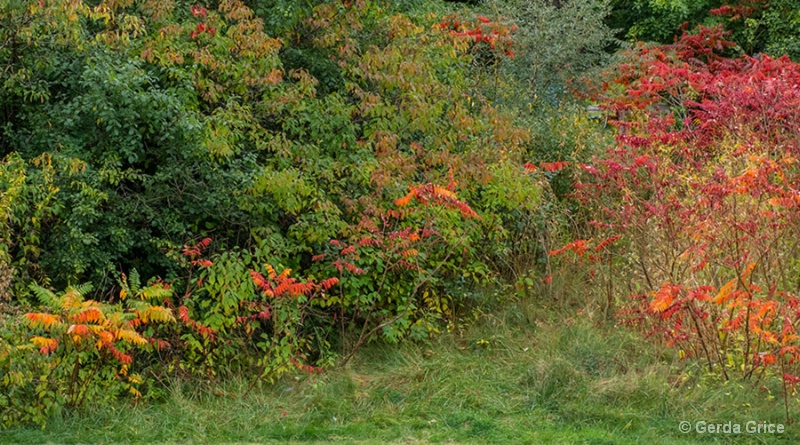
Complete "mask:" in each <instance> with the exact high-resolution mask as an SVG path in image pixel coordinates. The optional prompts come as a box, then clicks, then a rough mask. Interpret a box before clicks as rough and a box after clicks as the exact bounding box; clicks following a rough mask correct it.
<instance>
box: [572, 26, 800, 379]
mask: <svg viewBox="0 0 800 445" xmlns="http://www.w3.org/2000/svg"><path fill="white" fill-rule="evenodd" d="M731 47H733V44H732V43H731V42H728V41H726V40H725V33H724V32H723V31H722V30H721V29H719V28H700V29H699V30H698V32H697V33H695V34H688V33H687V34H685V35H684V36H683V37H682V38H681V39H680V40H679V41H677V42H676V43H675V44H674V45H666V46H658V47H648V46H644V45H640V46H638V47H637V48H635V49H633V50H630V51H629V53H628V60H627V61H626V63H622V64H620V65H619V66H618V67H617V68H616V69H615V70H613V71H612V72H609V73H608V76H607V78H606V79H605V82H603V83H602V85H601V86H599V93H598V95H597V96H596V98H597V99H598V100H600V101H601V102H602V103H603V104H604V105H603V106H604V107H606V108H607V109H608V110H610V112H611V114H612V115H614V116H616V119H615V120H614V121H613V122H612V123H613V124H614V125H615V126H616V128H617V130H618V131H617V144H616V146H615V147H614V148H612V149H610V150H608V151H607V153H606V154H605V156H603V157H597V158H595V159H594V160H593V162H592V163H591V165H582V166H580V167H581V168H580V169H578V179H577V181H576V190H577V191H576V197H577V198H578V199H579V200H581V201H582V202H583V203H585V204H586V205H587V206H589V207H590V208H593V209H596V211H595V213H594V216H595V219H594V220H593V221H591V225H592V226H594V227H595V228H596V229H597V231H598V232H600V233H603V234H604V236H605V237H607V238H608V237H612V236H613V237H620V236H621V237H624V238H625V239H626V241H627V242H630V246H631V248H630V249H629V250H630V254H629V255H628V256H626V260H627V261H626V267H625V268H621V269H619V270H617V273H623V272H624V273H626V274H627V275H626V279H629V280H631V281H632V283H633V285H634V286H635V287H636V288H638V290H639V291H638V292H635V294H636V295H634V297H633V299H632V302H633V304H632V305H631V306H629V307H628V308H626V309H625V310H623V311H622V312H621V316H622V318H623V321H624V322H626V323H631V324H635V325H638V326H642V327H645V329H646V331H647V333H648V334H649V335H658V336H659V337H660V338H661V339H663V340H664V341H666V343H667V344H668V345H670V346H676V347H679V348H680V350H681V354H682V356H683V355H685V356H696V357H698V358H701V359H703V360H705V361H706V362H707V364H708V367H709V369H711V370H712V371H715V372H719V373H720V374H722V375H724V376H725V377H726V378H727V377H731V376H732V375H731V374H732V373H734V372H735V373H739V374H741V375H742V376H744V377H745V378H748V379H750V378H755V379H757V380H760V379H761V378H762V377H763V376H764V375H770V371H769V370H768V369H767V368H769V367H770V366H773V365H774V367H776V368H777V367H780V369H776V371H775V372H774V373H773V374H774V375H784V374H786V375H789V376H791V375H794V374H797V373H798V370H799V369H800V368H798V363H797V361H798V359H800V355H798V349H797V348H798V347H799V346H800V341H799V340H800V337H798V335H797V333H796V329H795V326H796V325H797V324H798V321H800V312H798V311H797V305H798V299H797V295H798V294H800V287H799V286H798V285H799V284H800V283H798V282H797V280H796V279H795V278H793V277H796V276H797V272H798V271H797V266H796V264H797V263H796V261H795V260H796V258H797V257H798V242H797V238H796V233H797V230H798V229H800V169H798V163H797V159H798V156H800V145H799V144H800V88H798V85H800V65H798V64H797V63H794V62H792V61H790V60H789V59H788V58H786V57H784V58H780V59H772V58H770V57H768V56H758V57H747V56H741V57H739V58H727V57H725V53H726V51H727V50H728V49H729V48H731ZM564 249H567V250H574V251H576V253H578V250H579V249H580V250H582V251H585V250H586V249H585V248H583V247H581V246H580V245H577V244H575V243H573V245H570V246H565V248H564ZM564 249H561V250H564ZM612 278H613V277H612Z"/></svg>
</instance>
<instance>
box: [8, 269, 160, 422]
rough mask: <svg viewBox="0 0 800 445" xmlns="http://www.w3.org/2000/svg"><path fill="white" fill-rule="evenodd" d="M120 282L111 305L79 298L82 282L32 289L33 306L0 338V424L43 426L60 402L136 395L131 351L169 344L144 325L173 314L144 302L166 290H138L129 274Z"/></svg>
mask: <svg viewBox="0 0 800 445" xmlns="http://www.w3.org/2000/svg"><path fill="white" fill-rule="evenodd" d="M128 283H129V285H128V284H126V286H125V289H126V291H123V293H121V294H120V296H119V298H120V300H121V301H122V302H120V303H116V304H108V303H100V302H97V301H93V300H86V299H84V295H85V294H86V293H87V292H89V291H90V290H91V286H89V285H84V286H79V287H70V288H68V289H67V290H66V291H65V292H63V293H61V294H58V295H57V294H55V293H53V292H51V291H49V290H47V289H45V288H42V287H34V288H33V292H34V293H35V294H36V296H37V297H38V299H39V300H40V302H41V303H42V306H41V307H40V311H38V312H36V311H33V312H28V313H26V314H24V316H23V317H21V321H20V322H19V323H16V322H13V321H12V322H10V323H9V325H10V332H4V334H5V335H3V340H0V341H2V342H3V343H0V344H1V345H2V351H0V371H1V374H2V382H0V384H1V385H2V388H3V391H2V393H3V396H2V397H0V407H2V408H3V409H2V412H3V415H2V419H0V420H2V424H3V426H9V425H12V424H14V423H17V422H36V423H41V424H44V423H45V422H46V421H47V420H48V418H49V417H51V416H52V415H53V414H55V413H57V412H59V411H60V410H61V409H62V408H63V407H65V406H66V407H70V408H75V407H80V406H82V405H84V404H85V403H86V402H87V401H88V400H93V401H98V400H109V399H113V398H115V397H117V396H119V395H122V394H127V393H129V394H131V395H133V396H134V397H135V398H140V397H141V396H142V393H141V392H140V390H139V387H140V385H141V384H143V383H144V379H143V378H142V376H141V375H140V374H139V373H136V372H133V371H134V362H133V352H134V351H135V350H137V349H139V350H145V351H147V350H150V351H155V350H159V349H163V348H166V347H169V344H168V343H166V342H164V341H162V340H158V339H156V338H153V337H151V334H152V332H153V331H152V328H151V327H150V326H151V325H153V324H157V323H171V322H174V321H175V318H174V316H173V315H172V312H171V311H170V310H169V309H168V308H165V307H163V306H161V305H159V304H152V303H153V302H154V301H159V300H162V299H164V298H166V297H168V296H169V294H170V292H169V291H168V290H167V289H165V288H164V287H162V286H160V285H152V286H147V287H144V288H140V284H139V282H138V275H137V274H135V273H132V274H131V279H130V281H129V282H128ZM123 302H124V303H123ZM42 310H44V311H42Z"/></svg>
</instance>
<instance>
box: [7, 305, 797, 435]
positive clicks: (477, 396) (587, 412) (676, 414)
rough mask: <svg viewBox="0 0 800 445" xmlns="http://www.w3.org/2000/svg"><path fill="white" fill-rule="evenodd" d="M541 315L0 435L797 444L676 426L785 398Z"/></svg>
mask: <svg viewBox="0 0 800 445" xmlns="http://www.w3.org/2000/svg"><path fill="white" fill-rule="evenodd" d="M549 313H550V312H549V311H544V310H539V311H538V312H537V310H536V309H534V308H529V307H517V308H510V309H509V310H508V311H507V312H506V314H505V315H504V316H503V317H496V316H485V317H483V318H482V319H481V320H480V321H479V322H478V324H477V326H476V327H474V328H472V329H470V330H469V332H468V333H466V334H464V335H447V336H443V337H442V338H439V339H437V340H435V341H434V342H432V343H429V344H418V345H403V346H389V345H374V346H371V347H368V348H366V349H364V350H363V351H362V352H361V353H360V354H359V355H358V357H357V359H356V361H355V362H353V363H352V365H351V366H350V367H349V368H348V369H341V370H332V371H329V372H327V373H325V374H322V375H314V376H302V377H293V378H287V379H284V380H282V381H281V382H279V383H278V384H276V385H272V386H268V387H264V388H255V389H253V390H252V391H250V392H249V393H248V392H247V388H248V386H249V383H248V382H246V381H244V380H237V381H229V382H225V383H224V384H221V385H218V386H216V387H213V388H214V389H198V388H199V386H202V385H198V384H196V383H195V384H188V383H185V382H183V383H182V382H173V383H172V384H171V385H170V390H169V392H168V395H167V397H165V399H164V400H163V401H161V402H153V403H147V404H141V405H139V406H127V405H120V406H117V407H115V408H108V407H105V408H102V409H101V408H91V407H90V408H88V409H87V410H85V411H84V412H82V413H80V414H73V415H66V416H64V417H63V418H60V419H54V420H53V421H52V422H51V423H49V424H48V426H47V428H46V429H44V430H40V429H27V428H26V429H15V430H9V431H4V432H0V443H101V442H102V443H104V444H108V443H118V442H125V443H230V442H239V443H256V442H257V443H264V442H274V443H306V444H313V443H330V442H335V443H341V444H350V443H352V444H380V443H397V444H426V443H459V444H478V443H480V444H526V443H529V444H609V445H610V444H685V443H784V442H785V443H797V442H798V441H800V425H788V426H787V432H786V433H785V434H783V435H760V436H756V435H747V434H742V435H739V436H733V435H724V434H722V435H711V434H705V435H702V434H696V433H689V434H682V433H680V432H679V431H678V422H679V421H681V420H688V421H691V422H693V423H694V422H696V421H698V420H709V421H719V422H726V421H733V422H742V423H744V422H745V421H747V420H766V421H771V422H775V423H783V422H784V420H783V404H782V401H781V400H780V399H772V400H770V399H769V395H768V394H767V393H766V392H763V391H759V390H756V389H754V388H750V387H748V386H742V387H740V386H738V385H735V384H728V385H724V384H722V383H713V382H712V381H710V380H709V379H708V378H707V377H703V376H699V377H694V376H693V374H694V373H699V372H700V371H698V370H696V369H693V368H691V367H689V368H687V366H686V365H685V364H678V363H677V362H676V361H675V358H674V357H673V356H672V354H671V353H665V354H658V353H657V352H656V349H655V348H654V347H653V346H652V345H649V344H648V343H646V342H645V341H643V340H642V339H640V338H639V337H638V336H637V335H635V334H633V333H631V332H628V331H626V330H624V329H622V328H613V327H603V326H601V325H598V324H597V323H596V322H595V321H593V320H591V317H590V316H589V315H579V316H574V317H572V318H569V317H559V318H553V316H551V315H550V316H546V315H543V314H549ZM548 317H549V318H550V319H549V320H547V318H548ZM707 380H709V381H708V382H706V381H707ZM703 382H705V383H703ZM772 391H773V392H772V393H773V394H775V395H778V394H779V393H778V392H777V388H772Z"/></svg>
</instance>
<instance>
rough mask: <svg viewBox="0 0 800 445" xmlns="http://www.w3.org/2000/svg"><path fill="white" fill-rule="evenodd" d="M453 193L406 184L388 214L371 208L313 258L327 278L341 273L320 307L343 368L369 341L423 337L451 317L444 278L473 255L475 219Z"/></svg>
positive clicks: (452, 190)
mask: <svg viewBox="0 0 800 445" xmlns="http://www.w3.org/2000/svg"><path fill="white" fill-rule="evenodd" d="M455 187H456V183H455V181H454V180H451V182H450V183H449V184H448V186H447V187H445V186H439V185H436V184H433V183H429V184H421V185H418V186H411V187H409V192H408V193H407V194H406V195H405V196H403V197H401V198H398V199H397V200H395V202H394V206H393V208H388V209H386V208H383V207H380V206H376V205H371V206H368V207H367V208H366V209H365V211H364V214H363V217H362V219H361V221H360V222H359V223H358V224H357V225H354V226H353V227H351V236H350V237H349V238H348V239H347V240H338V239H332V240H331V241H330V246H329V248H328V249H327V252H326V253H323V254H320V255H316V256H315V257H314V258H313V260H314V261H316V262H319V263H320V264H321V266H320V267H321V268H322V269H323V270H325V271H327V273H330V274H331V275H333V274H336V273H338V277H339V278H338V282H339V283H340V284H339V286H337V287H336V289H334V291H333V292H331V293H330V294H329V295H327V296H326V297H325V298H324V299H322V300H319V301H318V303H317V305H318V306H321V307H323V308H327V310H328V311H329V312H333V315H334V320H335V324H338V327H339V329H340V331H341V335H340V338H341V342H342V345H341V346H342V348H341V357H342V360H341V361H342V362H343V363H346V362H347V361H349V360H350V359H351V358H352V357H353V355H354V354H355V352H356V351H357V350H358V348H359V347H360V346H362V345H363V344H364V343H366V342H368V341H370V340H372V339H373V338H377V337H380V338H383V339H384V340H387V341H390V342H396V341H399V340H400V339H401V338H403V337H404V336H406V335H411V336H414V337H417V338H420V337H423V338H424V337H427V336H428V335H429V334H430V333H432V332H438V330H437V328H436V322H438V321H441V320H442V319H446V318H449V317H452V316H453V315H454V312H453V310H454V309H455V307H454V306H455V305H457V304H458V303H459V302H457V301H453V298H452V296H450V295H447V294H446V291H445V290H444V289H443V288H442V286H441V284H442V283H441V280H442V279H443V278H444V277H447V276H448V275H452V274H454V273H458V272H462V271H463V269H462V267H463V266H464V265H465V261H466V260H468V258H469V257H470V256H471V255H470V253H469V251H470V250H472V249H474V246H471V245H470V244H471V242H470V230H475V229H476V225H475V224H472V223H473V222H477V220H480V216H479V215H478V214H477V213H476V212H475V211H474V210H473V209H472V208H471V207H470V206H469V205H468V204H467V203H465V202H463V201H461V200H459V199H458V197H457V195H456V193H455ZM462 273H463V272H462ZM349 334H352V335H349ZM351 337H352V338H353V339H352V341H351V342H349V343H348V338H351Z"/></svg>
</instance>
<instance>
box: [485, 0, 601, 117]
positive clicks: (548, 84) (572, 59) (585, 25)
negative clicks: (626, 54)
mask: <svg viewBox="0 0 800 445" xmlns="http://www.w3.org/2000/svg"><path fill="white" fill-rule="evenodd" d="M487 3H488V4H487V5H486V6H485V7H484V9H485V10H489V11H493V12H494V13H496V14H499V15H501V16H502V17H505V18H506V20H508V21H510V23H512V24H513V25H512V26H513V29H514V30H515V32H514V52H515V55H516V57H514V58H513V59H512V60H509V61H508V62H507V63H505V64H503V65H502V66H501V67H500V69H501V73H500V74H501V75H502V76H503V77H504V78H507V79H508V81H507V82H508V83H509V86H508V88H506V89H505V91H503V94H495V95H494V96H493V97H494V99H495V100H496V101H497V102H498V103H502V104H506V105H510V106H515V107H518V108H520V109H521V110H523V111H528V110H530V108H531V106H535V107H536V110H535V111H536V112H537V113H540V112H541V110H540V108H539V107H540V105H541V104H543V103H546V104H549V105H550V106H554V105H556V104H558V103H559V102H563V101H568V100H569V99H570V98H569V97H567V96H568V95H565V94H564V93H565V89H564V87H565V84H566V83H567V82H568V81H569V80H570V79H571V78H573V77H574V76H577V75H580V74H583V73H585V72H586V71H587V70H590V69H592V68H594V67H597V66H600V65H602V64H604V63H605V62H606V61H607V59H608V54H607V52H606V49H607V48H608V47H609V45H611V44H613V43H614V39H613V35H612V29H610V28H609V27H607V26H606V25H605V23H604V19H605V18H606V17H607V16H608V14H609V13H610V12H611V6H610V2H609V1H606V0H601V1H597V0H568V1H558V2H553V1H549V0H494V1H492V2H487Z"/></svg>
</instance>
